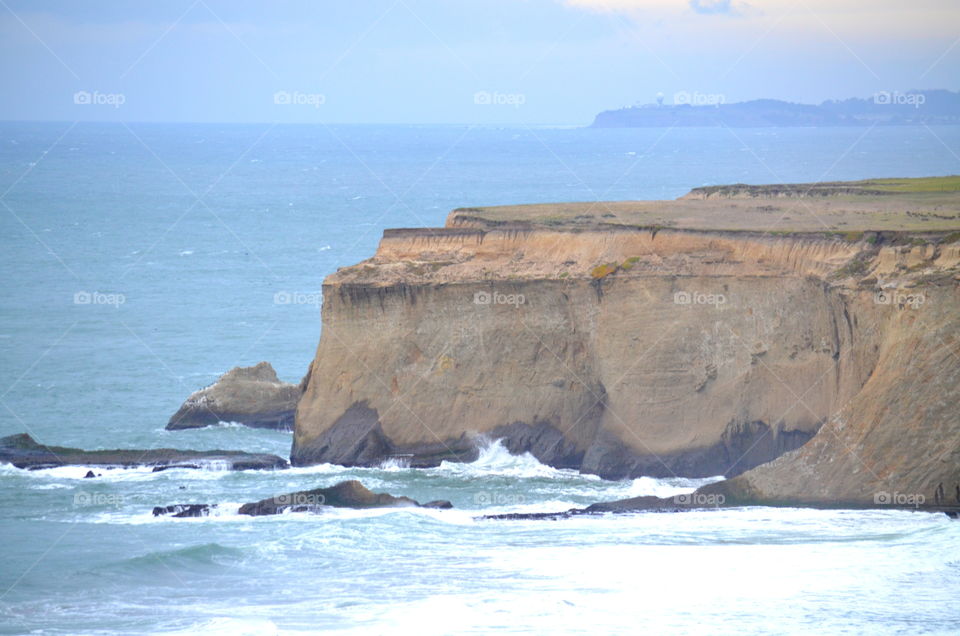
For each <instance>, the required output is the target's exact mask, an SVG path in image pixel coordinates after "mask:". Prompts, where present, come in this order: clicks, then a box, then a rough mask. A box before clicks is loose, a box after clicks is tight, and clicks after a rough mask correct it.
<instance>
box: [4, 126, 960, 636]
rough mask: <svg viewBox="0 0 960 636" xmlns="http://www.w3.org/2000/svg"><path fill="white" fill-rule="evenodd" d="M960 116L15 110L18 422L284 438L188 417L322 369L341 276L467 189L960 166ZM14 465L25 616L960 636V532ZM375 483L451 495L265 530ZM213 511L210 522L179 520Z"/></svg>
mask: <svg viewBox="0 0 960 636" xmlns="http://www.w3.org/2000/svg"><path fill="white" fill-rule="evenodd" d="M958 152H960V127H924V126H920V127H885V128H879V127H878V128H874V129H864V128H849V129H848V128H827V129H817V128H808V129H803V128H784V129H776V128H764V129H755V130H754V129H736V130H730V129H724V128H704V129H694V128H682V129H589V128H573V127H571V128H558V127H507V128H492V127H468V126H372V125H371V126H306V125H303V126H293V125H283V126H271V125H269V124H261V125H253V124H251V125H212V124H193V125H187V124H138V123H130V124H90V123H76V124H71V123H70V122H62V123H10V122H7V123H0V193H2V194H0V241H2V243H0V248H2V249H0V260H2V263H3V274H4V279H5V282H4V284H3V285H2V286H0V359H2V365H0V407H2V408H0V436H3V435H10V434H14V433H21V432H28V433H30V434H31V435H33V437H34V438H36V439H37V440H38V441H40V442H43V443H47V444H56V445H62V446H76V447H82V448H90V449H93V448H118V447H120V448H124V447H129V448H154V447H176V448H196V449H212V448H227V449H240V450H248V451H256V452H271V453H276V454H279V455H281V456H287V455H288V453H289V450H290V442H291V436H290V434H289V433H283V432H276V431H265V430H253V429H249V428H246V427H242V426H237V425H233V424H225V425H221V426H218V427H212V428H207V429H200V430H192V431H177V432H168V431H165V430H164V425H165V424H166V421H167V419H168V418H169V417H170V415H171V414H172V413H173V412H174V411H175V410H176V409H177V408H178V407H179V405H180V404H181V403H182V401H183V400H184V399H185V398H186V397H187V395H189V394H190V393H191V392H193V391H195V390H196V389H199V388H201V387H203V386H205V385H208V384H210V383H211V382H213V381H214V380H216V378H217V377H218V376H219V375H220V374H221V373H223V372H225V371H227V370H228V369H230V368H232V367H234V366H237V365H249V364H254V363H256V362H259V361H260V360H268V361H270V362H271V363H272V364H273V366H274V367H275V368H276V369H277V372H278V374H279V375H280V377H281V378H282V379H284V380H287V381H290V382H297V381H299V380H300V378H301V377H302V376H303V374H304V373H305V371H306V369H307V366H308V364H309V362H310V360H311V359H312V357H313V354H314V351H315V348H316V345H317V341H318V339H319V335H320V320H319V302H320V293H319V292H320V286H321V283H322V281H323V278H324V277H325V276H326V275H327V274H329V273H331V272H333V271H335V270H336V268H337V267H342V266H345V265H350V264H353V263H356V262H359V261H360V260H363V259H365V258H369V257H370V256H371V255H372V254H373V252H374V250H375V248H376V245H377V242H378V240H379V237H380V235H381V233H382V231H383V230H384V229H385V228H391V227H418V226H438V225H442V224H443V222H444V219H445V217H446V215H447V213H448V212H449V211H450V210H452V209H453V208H456V207H465V206H482V205H497V204H514V203H535V202H550V201H592V200H598V199H599V200H614V199H670V198H675V197H677V196H680V195H682V194H684V193H685V192H687V191H688V190H689V189H690V188H692V187H696V186H700V185H710V184H718V183H736V182H744V183H774V182H810V181H819V180H846V179H860V178H868V177H880V176H902V177H911V176H925V175H943V174H957V173H960V156H958V154H957V153H958ZM103 472H104V475H103V477H101V478H99V479H96V480H83V479H82V477H83V475H84V474H85V473H86V470H85V469H83V468H61V469H53V470H44V471H34V472H27V471H21V470H18V469H15V468H12V467H9V466H0V537H2V541H3V549H2V555H0V632H2V633H49V634H61V633H64V634H127V633H194V632H198V631H202V632H206V633H224V634H237V633H240V634H244V633H249V634H271V633H296V632H312V631H319V630H331V631H334V632H335V633H336V632H339V633H377V634H379V633H384V634H386V633H390V634H393V633H415V634H434V633H436V634H449V633H470V632H473V633H488V632H490V631H494V630H502V631H508V632H509V631H513V632H528V633H529V632H534V633H591V634H595V633H637V632H641V631H642V632H649V633H704V634H735V633H736V634H740V633H769V634H780V633H800V634H803V633H811V634H813V633H817V634H820V633H858V634H859V633H879V634H918V633H956V631H957V629H958V628H957V625H960V607H958V606H957V603H956V592H957V590H958V589H960V557H958V555H960V524H958V523H957V522H955V521H951V520H949V519H948V518H947V517H945V516H942V515H929V514H920V513H909V512H902V511H855V512H854V511H839V510H834V511H822V510H821V511H817V510H798V509H769V508H746V509H738V510H715V511H710V510H707V511H702V512H691V513H685V514H682V515H671V514H643V515H633V516H615V517H614V516H600V517H577V518H571V519H566V520H561V521H481V520H477V519H476V518H475V517H476V516H478V515H482V514H493V513H500V512H531V511H556V510H564V509H566V508H570V507H573V506H582V505H586V504H589V503H593V502H595V501H603V500H610V499H617V498H623V497H628V496H635V495H640V494H658V495H662V496H663V495H671V494H679V493H684V492H690V491H692V490H693V489H694V488H696V487H697V486H698V485H699V484H701V483H704V480H687V479H668V480H657V479H652V478H640V479H635V480H625V481H618V482H614V481H603V480H600V479H598V478H596V477H593V476H586V475H579V474H577V473H574V472H571V471H567V470H556V469H553V468H550V467H547V466H543V465H541V464H539V463H538V462H537V461H536V460H535V459H533V458H532V457H529V456H511V455H509V454H508V453H507V452H506V451H505V450H504V449H503V448H502V447H501V446H499V444H497V443H496V441H495V440H491V442H490V444H489V446H488V447H487V448H485V449H484V450H483V452H482V454H481V457H480V459H479V460H478V461H477V462H474V463H472V464H444V465H443V466H440V467H438V468H435V469H429V470H413V469H405V468H401V467H397V466H384V467H382V468H377V469H373V468H369V469H347V468H343V467H337V466H330V465H322V466H314V467H309V468H295V469H291V470H288V471H280V472H275V473H265V472H257V471H246V472H236V473H234V472H226V471H220V470H216V469H215V468H211V469H210V470H202V471H190V470H169V471H164V472H161V473H152V472H150V471H149V470H147V469H129V470H112V471H103ZM349 478H355V479H359V480H361V481H362V482H363V483H364V484H365V485H366V486H368V487H369V488H371V489H373V490H376V491H385V492H390V493H391V494H394V495H407V496H410V497H413V498H415V499H418V500H421V501H425V500H431V499H449V500H450V501H452V502H453V504H454V506H455V508H454V509H453V510H380V511H373V512H371V511H364V512H359V511H342V510H340V511H333V512H330V513H329V514H324V515H316V516H310V515H304V514H290V515H282V516H278V517H264V518H248V517H240V516H238V515H235V514H232V512H231V506H233V507H234V508H235V507H236V505H239V504H240V503H243V502H247V501H255V500H257V499H261V498H264V497H268V496H271V495H275V494H281V493H284V492H289V491H293V490H301V489H307V488H316V487H322V486H329V485H332V484H334V483H336V482H338V481H341V480H343V479H349ZM172 503H218V504H220V506H219V508H218V509H217V510H216V512H215V514H214V515H213V516H211V517H209V518H201V519H169V518H164V517H158V518H154V517H153V516H152V514H151V509H152V507H153V506H157V505H168V504H172Z"/></svg>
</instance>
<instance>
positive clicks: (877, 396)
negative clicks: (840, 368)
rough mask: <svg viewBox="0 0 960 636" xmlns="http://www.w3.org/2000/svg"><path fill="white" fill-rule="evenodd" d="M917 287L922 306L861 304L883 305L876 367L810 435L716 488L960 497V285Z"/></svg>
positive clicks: (839, 496) (836, 501) (829, 497)
mask: <svg viewBox="0 0 960 636" xmlns="http://www.w3.org/2000/svg"><path fill="white" fill-rule="evenodd" d="M911 291H912V292H914V293H915V294H923V296H922V298H923V303H922V304H921V305H917V306H911V305H910V304H909V303H897V302H895V301H896V300H897V298H896V297H893V298H891V301H892V302H891V304H889V305H885V304H884V305H880V306H877V305H865V304H863V303H862V301H861V302H860V303H859V306H857V307H855V308H854V309H853V310H852V311H853V312H854V313H855V314H856V315H863V314H864V313H868V312H869V313H875V312H877V311H878V310H879V312H880V314H881V315H880V317H879V319H878V323H879V324H878V327H879V332H880V334H881V337H880V338H879V339H878V340H877V342H876V346H877V347H878V350H877V352H876V356H877V359H876V363H875V364H874V365H873V366H874V370H873V373H872V374H871V375H870V377H869V378H868V380H867V382H866V383H865V385H864V387H863V389H862V390H861V391H859V392H858V393H857V394H856V395H854V396H853V397H852V398H851V399H850V400H849V401H848V402H847V403H845V404H842V405H841V406H840V407H839V408H838V409H837V410H836V412H835V413H834V414H833V415H832V416H831V417H830V418H829V420H828V421H827V422H826V423H825V424H824V426H823V427H822V428H821V431H820V433H819V434H818V435H817V436H816V437H815V438H814V439H813V440H811V441H810V443H808V444H807V445H806V446H804V447H803V448H801V449H799V450H797V451H794V452H792V453H788V454H786V455H784V456H782V457H780V458H779V459H777V460H775V461H773V462H771V463H769V464H766V465H763V466H760V467H758V468H755V469H754V470H751V471H749V472H747V473H745V474H743V475H741V476H739V477H737V478H735V479H733V480H730V481H729V482H726V483H723V484H714V485H713V486H711V487H709V490H710V491H711V492H720V493H723V494H724V495H725V496H726V498H727V500H728V503H746V504H749V503H768V504H770V503H772V504H784V505H789V504H799V505H809V504H813V505H826V504H829V505H857V506H862V505H880V506H885V505H900V506H903V505H905V504H906V505H915V504H916V505H927V506H931V505H933V506H937V505H940V506H943V505H954V506H956V505H958V504H960V294H958V290H957V286H956V284H955V283H954V284H948V285H923V286H920V287H917V288H914V289H913V290H911ZM906 300H909V297H908V298H906Z"/></svg>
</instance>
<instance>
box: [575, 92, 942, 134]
mask: <svg viewBox="0 0 960 636" xmlns="http://www.w3.org/2000/svg"><path fill="white" fill-rule="evenodd" d="M674 102H675V103H674V104H672V105H668V104H645V105H643V106H634V107H631V108H621V109H619V110H606V111H603V112H602V113H600V114H599V115H597V116H596V118H595V119H594V121H593V127H596V128H639V127H670V126H730V127H732V128H753V127H763V126H872V125H875V124H876V125H884V126H910V125H918V124H927V125H942V124H960V92H951V91H947V90H925V91H919V90H916V91H905V92H899V91H895V92H892V93H890V92H881V93H877V94H876V95H874V96H872V97H868V98H865V99H861V98H857V97H854V98H851V99H845V100H842V101H836V100H829V101H825V102H823V103H822V104H819V105H814V104H796V103H793V102H784V101H780V100H776V99H756V100H752V101H749V102H736V103H730V104H727V103H722V102H723V99H722V97H721V96H717V95H700V94H699V93H693V94H689V93H685V92H684V93H677V94H676V95H675V96H674Z"/></svg>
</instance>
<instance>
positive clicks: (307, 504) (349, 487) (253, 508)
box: [240, 480, 453, 516]
mask: <svg viewBox="0 0 960 636" xmlns="http://www.w3.org/2000/svg"><path fill="white" fill-rule="evenodd" d="M431 504H434V505H432V506H431V507H436V508H451V507H453V506H452V505H451V504H450V502H449V501H445V502H444V501H435V502H431ZM328 506H329V507H334V508H420V507H423V506H421V505H420V504H419V503H417V502H416V501H414V500H413V499H410V498H409V497H394V496H393V495H389V494H387V493H376V492H372V491H370V490H369V489H367V488H366V487H365V486H364V485H363V484H361V483H360V482H359V481H356V480H350V481H342V482H340V483H339V484H337V485H335V486H331V487H329V488H316V489H314V490H302V491H300V492H293V493H289V494H286V495H277V496H276V497H271V498H269V499H263V500H261V501H257V502H253V503H248V504H244V505H243V506H241V507H240V514H242V515H251V516H261V515H276V514H280V513H282V512H284V511H287V510H289V511H290V512H321V511H322V510H323V509H324V508H325V507H328Z"/></svg>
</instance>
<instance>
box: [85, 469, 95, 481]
mask: <svg viewBox="0 0 960 636" xmlns="http://www.w3.org/2000/svg"><path fill="white" fill-rule="evenodd" d="M95 477H96V475H94V474H93V471H92V470H88V471H87V474H86V475H84V476H83V478H84V479H94V478H95Z"/></svg>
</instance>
